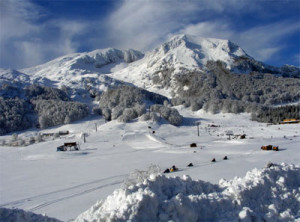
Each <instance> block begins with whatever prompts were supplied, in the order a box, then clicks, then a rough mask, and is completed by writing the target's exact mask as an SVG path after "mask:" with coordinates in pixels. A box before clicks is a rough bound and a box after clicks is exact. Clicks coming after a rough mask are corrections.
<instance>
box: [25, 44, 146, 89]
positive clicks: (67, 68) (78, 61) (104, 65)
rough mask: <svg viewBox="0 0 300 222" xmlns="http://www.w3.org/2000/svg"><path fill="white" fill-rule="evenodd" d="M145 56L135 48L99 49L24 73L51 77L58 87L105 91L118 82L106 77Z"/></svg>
mask: <svg viewBox="0 0 300 222" xmlns="http://www.w3.org/2000/svg"><path fill="white" fill-rule="evenodd" d="M143 56H144V55H143V53H141V52H139V51H136V50H133V49H129V50H118V49H114V48H107V49H98V50H94V51H92V52H85V53H74V54H70V55H66V56H62V57H59V58H57V59H54V60H52V61H49V62H47V63H45V64H42V65H38V66H35V67H31V68H26V69H23V70H21V72H22V73H26V74H28V75H29V76H30V78H31V79H41V78H47V79H49V80H50V81H52V82H53V85H56V86H57V87H61V86H68V87H71V88H73V89H88V90H89V89H90V88H93V89H96V90H100V91H103V90H105V89H106V86H107V85H114V84H115V83H116V82H117V81H114V80H112V79H111V78H109V77H107V76H105V75H102V74H106V73H110V72H113V71H114V70H118V69H122V68H124V67H126V66H127V65H128V64H129V63H131V62H134V61H136V60H138V59H141V58H142V57H143ZM40 82H41V81H40ZM41 84H43V83H42V82H41ZM45 85H47V83H45Z"/></svg>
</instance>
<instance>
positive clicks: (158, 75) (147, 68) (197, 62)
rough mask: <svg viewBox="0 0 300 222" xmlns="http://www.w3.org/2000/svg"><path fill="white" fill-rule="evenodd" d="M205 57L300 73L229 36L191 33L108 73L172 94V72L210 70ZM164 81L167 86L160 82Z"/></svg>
mask: <svg viewBox="0 0 300 222" xmlns="http://www.w3.org/2000/svg"><path fill="white" fill-rule="evenodd" d="M208 61H221V62H223V63H224V65H225V67H226V68H227V69H228V70H229V71H231V72H235V73H250V72H251V71H258V72H262V73H273V74H279V73H284V74H285V75H286V76H291V75H294V76H300V69H299V68H297V67H293V66H284V67H282V68H277V67H272V66H269V65H266V64H264V63H262V62H259V61H256V60H255V59H254V58H252V57H251V56H249V55H248V54H247V53H246V52H245V51H244V50H243V49H242V48H241V47H239V46H238V45H236V44H234V43H233V42H231V41H229V40H222V39H213V38H201V37H198V36H190V35H177V36H174V37H173V38H171V39H170V40H169V41H167V42H166V43H164V44H162V45H161V46H159V47H157V48H156V49H154V50H153V51H150V52H148V53H146V55H145V56H144V58H142V59H140V60H138V61H136V62H134V63H132V64H130V65H129V66H128V67H126V68H124V69H120V70H118V71H115V72H112V73H111V74H110V75H109V76H111V77H112V78H115V79H119V80H122V81H125V82H130V83H133V84H135V85H137V86H139V87H142V88H146V89H148V90H150V91H154V92H159V93H161V94H164V95H166V96H169V97H171V91H176V88H177V85H178V83H177V82H176V80H175V76H176V75H177V76H178V75H184V74H186V73H188V72H194V71H197V72H205V73H207V72H209V71H210V68H209V67H208V66H207V62H208ZM163 81H167V82H168V84H167V86H166V85H165V84H163V83H162V82H163Z"/></svg>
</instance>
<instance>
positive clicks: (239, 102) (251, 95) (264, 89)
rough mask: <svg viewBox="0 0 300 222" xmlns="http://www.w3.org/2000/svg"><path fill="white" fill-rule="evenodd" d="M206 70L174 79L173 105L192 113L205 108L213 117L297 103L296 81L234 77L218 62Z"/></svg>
mask: <svg viewBox="0 0 300 222" xmlns="http://www.w3.org/2000/svg"><path fill="white" fill-rule="evenodd" d="M207 66H208V67H209V70H210V72H209V73H208V74H207V73H204V72H203V73H202V72H198V71H195V72H184V71H183V73H182V74H177V75H176V76H175V81H176V85H177V86H178V88H177V91H176V92H174V95H175V94H176V96H175V98H174V99H172V103H173V104H174V105H180V104H183V105H185V106H186V107H191V109H192V110H194V111H195V110H199V109H201V108H204V109H205V110H206V111H210V112H212V113H216V112H220V111H222V112H232V113H240V112H254V111H256V110H257V109H259V108H260V107H262V106H267V107H268V106H272V105H277V104H282V103H289V102H294V101H299V100H300V79H298V78H282V77H276V76H274V75H271V74H262V73H257V72H252V73H250V74H235V73H231V72H230V71H228V70H227V69H226V68H225V66H224V64H223V63H221V62H211V61H210V62H208V64H207ZM165 76H166V74H165ZM164 78H168V77H164ZM161 82H163V81H161Z"/></svg>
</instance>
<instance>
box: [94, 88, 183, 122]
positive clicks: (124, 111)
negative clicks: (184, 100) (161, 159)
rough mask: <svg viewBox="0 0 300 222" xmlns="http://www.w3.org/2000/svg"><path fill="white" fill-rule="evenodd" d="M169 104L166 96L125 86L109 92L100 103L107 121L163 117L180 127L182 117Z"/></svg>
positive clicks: (102, 96) (102, 97)
mask: <svg viewBox="0 0 300 222" xmlns="http://www.w3.org/2000/svg"><path fill="white" fill-rule="evenodd" d="M163 104H165V105H163ZM168 104H169V103H168V102H167V98H166V97H164V96H160V95H158V94H155V93H151V92H148V91H145V90H142V89H139V88H137V87H133V86H125V85H124V86H120V87H118V88H115V89H109V90H107V91H106V92H104V93H103V94H102V95H101V97H100V101H99V106H100V109H101V113H102V115H103V116H104V118H105V119H106V120H114V119H118V120H119V121H122V122H128V121H130V120H132V119H135V118H137V117H140V116H141V120H145V121H146V120H150V119H151V120H154V121H155V120H158V117H160V116H161V117H163V118H164V119H166V120H167V121H169V123H170V124H172V125H176V126H177V125H180V123H181V121H182V116H181V115H180V114H179V112H178V111H177V110H176V109H174V108H170V107H168V106H167V105H168ZM147 109H148V110H147Z"/></svg>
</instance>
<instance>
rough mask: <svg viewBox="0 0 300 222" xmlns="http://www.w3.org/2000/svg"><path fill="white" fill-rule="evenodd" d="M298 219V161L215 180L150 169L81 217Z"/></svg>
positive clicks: (103, 219)
mask: <svg viewBox="0 0 300 222" xmlns="http://www.w3.org/2000/svg"><path fill="white" fill-rule="evenodd" d="M297 219H298V220H299V219H300V166H299V165H298V166H295V165H286V164H281V165H274V166H272V167H270V168H265V169H261V170H258V169H254V170H252V171H250V172H248V173H247V174H246V176H245V177H244V178H234V179H233V180H231V181H225V180H221V181H220V183H219V185H213V184H210V183H207V182H204V181H193V180H192V179H191V178H190V177H188V176H183V178H179V177H175V178H168V177H166V176H164V175H156V176H155V175H154V174H152V175H150V176H149V177H148V178H146V179H144V181H143V182H140V183H137V184H134V185H129V186H126V187H124V188H121V189H118V190H116V191H114V193H113V194H112V195H110V196H108V197H107V198H106V199H105V200H104V201H99V202H98V203H97V204H95V205H94V206H93V207H91V208H90V209H89V210H87V211H86V212H84V213H82V214H81V215H79V216H78V217H77V219H76V221H77V222H79V221H127V220H131V221H170V220H171V221H295V220H297Z"/></svg>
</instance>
